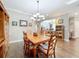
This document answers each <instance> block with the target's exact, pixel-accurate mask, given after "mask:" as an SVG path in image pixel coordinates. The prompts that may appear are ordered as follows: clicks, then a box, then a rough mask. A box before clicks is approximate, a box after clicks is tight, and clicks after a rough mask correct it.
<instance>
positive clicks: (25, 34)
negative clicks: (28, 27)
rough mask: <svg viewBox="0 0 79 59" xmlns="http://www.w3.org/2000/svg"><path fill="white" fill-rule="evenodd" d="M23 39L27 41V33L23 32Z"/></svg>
mask: <svg viewBox="0 0 79 59" xmlns="http://www.w3.org/2000/svg"><path fill="white" fill-rule="evenodd" d="M23 39H24V40H26V39H27V33H26V32H23Z"/></svg>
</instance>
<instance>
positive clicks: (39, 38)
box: [27, 33, 50, 57]
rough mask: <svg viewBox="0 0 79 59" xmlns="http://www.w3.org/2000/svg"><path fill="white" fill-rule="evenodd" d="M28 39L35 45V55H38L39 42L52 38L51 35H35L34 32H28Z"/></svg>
mask: <svg viewBox="0 0 79 59" xmlns="http://www.w3.org/2000/svg"><path fill="white" fill-rule="evenodd" d="M27 37H28V40H29V41H30V42H31V43H32V45H33V57H36V48H37V46H38V45H39V44H42V43H45V42H48V41H49V40H50V37H49V36H47V35H41V34H38V35H37V36H34V35H33V34H29V33H27Z"/></svg>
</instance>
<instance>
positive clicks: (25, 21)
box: [19, 20, 28, 27]
mask: <svg viewBox="0 0 79 59" xmlns="http://www.w3.org/2000/svg"><path fill="white" fill-rule="evenodd" d="M27 24H28V22H27V20H20V23H19V25H20V26H23V27H26V26H27Z"/></svg>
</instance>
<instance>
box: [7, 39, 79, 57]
mask: <svg viewBox="0 0 79 59" xmlns="http://www.w3.org/2000/svg"><path fill="white" fill-rule="evenodd" d="M6 57H7V58H24V57H25V56H24V53H23V42H18V43H13V44H10V46H9V51H8V54H7V56H6ZM56 58H79V39H75V40H71V41H69V42H64V41H58V42H57V46H56Z"/></svg>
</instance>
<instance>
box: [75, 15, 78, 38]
mask: <svg viewBox="0 0 79 59" xmlns="http://www.w3.org/2000/svg"><path fill="white" fill-rule="evenodd" d="M75 38H79V16H78V17H75Z"/></svg>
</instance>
